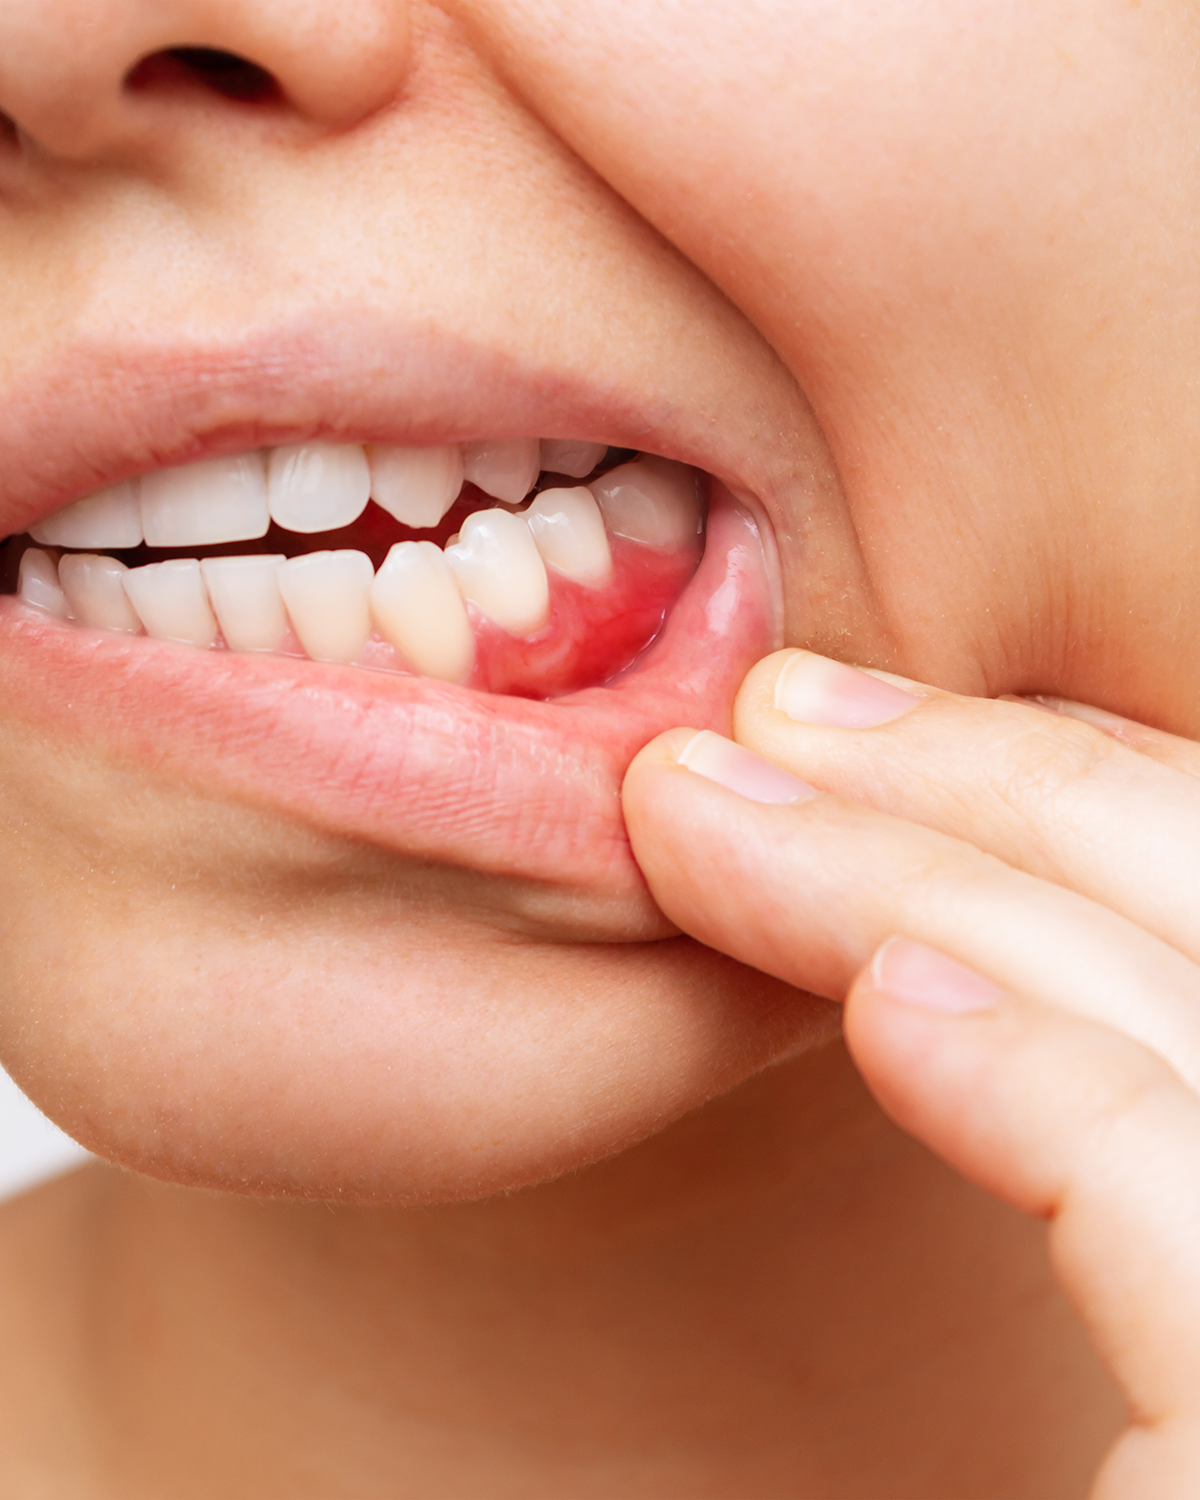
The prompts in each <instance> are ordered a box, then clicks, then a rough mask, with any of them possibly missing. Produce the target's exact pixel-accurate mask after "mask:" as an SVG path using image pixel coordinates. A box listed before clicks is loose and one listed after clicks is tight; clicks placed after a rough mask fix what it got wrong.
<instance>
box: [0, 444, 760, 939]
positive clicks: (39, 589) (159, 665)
mask: <svg viewBox="0 0 1200 1500" xmlns="http://www.w3.org/2000/svg"><path fill="white" fill-rule="evenodd" d="M312 425H316V424H312ZM289 435H290V434H289ZM387 436H388V438H389V439H391V438H392V437H393V434H390V433H389V434H388V435H387ZM231 446H232V445H231V443H230V442H229V441H228V440H227V439H224V438H223V439H222V440H221V441H220V442H219V443H218V444H217V445H216V448H217V451H215V452H212V453H209V454H207V455H205V456H203V457H201V458H200V459H199V460H197V461H192V462H186V463H171V464H166V465H163V466H161V467H157V468H150V469H147V470H144V471H143V472H142V473H141V474H140V475H134V476H132V477H130V478H124V479H117V481H116V482H115V483H108V484H106V485H104V486H102V487H101V488H100V489H98V490H91V491H90V492H88V493H85V494H82V495H80V494H79V493H78V491H76V492H74V493H71V492H70V491H68V494H67V495H66V496H65V497H63V498H65V503H58V504H57V505H56V506H55V508H54V509H53V510H50V511H49V512H48V513H46V512H45V511H43V514H42V515H41V516H40V517H30V518H29V519H28V523H27V527H26V530H25V531H24V532H22V533H20V534H18V535H15V536H12V537H10V538H9V540H8V541H7V542H5V543H4V544H3V547H2V548H0V594H3V595H4V596H5V597H2V598H0V690H2V691H3V692H4V695H5V703H6V706H7V711H8V712H9V713H12V714H15V715H17V716H19V717H21V718H23V719H25V720H26V721H28V722H33V723H36V724H37V725H39V726H40V727H41V728H42V729H43V730H47V731H50V732H53V733H55V734H57V735H66V736H69V737H74V738H75V739H76V740H78V741H79V742H80V743H83V744H87V745H89V746H92V747H101V748H103V749H104V750H106V751H107V752H109V753H110V754H113V755H116V756H118V757H121V758H123V759H125V760H130V759H132V761H133V763H134V764H135V765H137V766H138V767H140V768H144V769H147V770H150V771H152V772H154V773H157V774H159V775H161V776H166V777H168V778H171V779H173V780H175V781H178V782H180V783H181V784H191V785H202V786H203V787H204V788H205V789H206V790H208V791H212V790H213V789H214V788H216V789H218V790H221V789H223V790H224V792H225V793H226V794H228V795H231V796H233V797H234V798H236V799H239V800H243V801H245V802H247V803H250V804H252V805H254V806H257V807H260V808H269V809H272V810H275V811H278V812H281V813H283V814H285V815H290V816H294V817H298V818H300V819H301V820H303V821H304V822H306V823H308V824H310V825H314V826H316V827H317V828H319V829H321V830H323V831H326V832H330V833H333V834H336V835H340V836H343V837H348V838H351V839H355V840H362V841H366V842H367V843H371V844H375V845H377V846H382V847H384V848H386V849H388V850H391V851H394V852H396V853H400V854H402V855H405V856H407V857H409V858H411V859H415V860H417V861H429V862H437V863H440V864H448V865H451V866H458V867H460V868H463V869H466V870H471V871H475V872H479V873H482V874H484V875H488V876H498V877H503V878H505V879H507V880H512V879H514V878H515V879H517V880H519V881H522V882H533V883H534V884H535V885H536V886H537V887H539V888H541V889H543V890H544V889H545V888H546V887H547V886H550V887H564V886H565V887H569V888H571V890H572V891H573V892H575V893H582V894H585V895H588V896H591V897H593V898H595V899H594V900H593V901H591V902H589V903H585V907H586V911H583V912H581V909H580V908H579V907H578V903H575V905H574V906H573V908H572V909H573V916H572V919H571V922H570V924H569V926H570V936H571V937H572V938H573V939H576V940H578V939H579V938H580V937H593V938H597V939H602V940H629V939H636V938H642V937H647V936H658V935H662V932H663V930H664V928H663V923H662V919H661V916H660V915H659V914H658V913H657V912H656V910H655V909H654V908H653V906H652V903H650V901H649V897H648V895H647V894H646V892H645V886H644V882H643V881H642V878H641V875H640V872H639V871H638V869H637V866H636V865H635V863H634V862H633V859H632V855H631V853H630V850H629V845H628V841H627V838H626V836H625V832H624V826H623V823H622V820H621V814H620V797H619V791H620V783H621V778H622V776H623V774H624V770H625V768H626V767H627V765H628V763H629V761H630V760H631V759H632V757H633V755H634V754H635V753H636V751H637V750H638V749H639V748H640V747H641V745H643V744H644V743H645V742H646V741H647V740H649V739H650V738H652V737H653V736H654V735H655V734H657V733H659V732H660V731H661V730H663V729H665V728H668V727H670V726H671V725H673V724H677V723H687V724H691V725H695V726H696V727H699V728H714V729H718V730H724V729H727V728H728V720H729V711H730V706H731V703H732V699H733V695H734V693H735V691H736V688H737V685H738V683H739V682H740V680H741V678H742V676H743V675H744V673H745V671H746V670H747V668H748V667H749V666H750V665H751V663H752V662H753V661H754V660H757V659H758V658H759V657H760V656H762V655H763V654H765V653H766V652H767V651H769V650H771V649H772V648H773V647H774V646H775V645H776V644H777V637H778V623H777V618H776V616H777V611H776V608H775V602H774V600H775V589H774V584H773V579H772V578H771V576H770V568H769V565H768V561H767V555H766V552H765V551H764V546H765V545H768V546H769V543H766V542H765V539H764V535H763V529H762V525H761V522H760V520H759V519H758V517H757V516H756V515H755V514H753V513H752V509H751V508H750V506H752V505H753V502H752V501H750V505H749V506H748V505H747V503H745V502H746V501H749V495H748V494H746V493H744V492H743V493H742V494H739V497H738V498H735V497H734V494H733V493H732V492H731V490H730V489H729V488H728V486H727V485H726V483H725V482H724V481H723V480H722V479H721V478H720V477H718V476H716V475H714V474H712V473H710V472H706V471H705V470H703V469H701V468H699V467H698V466H692V465H689V464H685V463H682V462H679V461H678V460H674V459H667V458H664V457H662V456H659V455H656V454H655V453H654V452H652V451H648V450H647V449H645V448H642V449H631V448H619V447H615V446H611V445H609V444H605V443H603V442H599V441H592V440H591V439H590V438H588V439H578V440H576V439H563V438H556V439H537V438H532V437H527V438H507V437H506V438H503V439H485V440H477V441H471V440H467V441H461V440H460V441H457V442H440V443H425V442H416V443H414V442H407V443H406V442H396V441H394V440H389V441H379V442H365V443H364V442H348V441H344V440H343V439H342V438H341V437H340V435H339V436H335V437H331V438H327V437H324V436H321V437H316V438H311V437H309V438H305V439H303V440H301V441H289V442H282V443H280V442H276V443H273V444H269V445H266V446H255V447H246V448H242V449H241V450H240V451H236V450H235V451H229V450H230V448H231Z"/></svg>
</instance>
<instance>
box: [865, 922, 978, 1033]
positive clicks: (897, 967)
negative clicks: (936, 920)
mask: <svg viewBox="0 0 1200 1500" xmlns="http://www.w3.org/2000/svg"><path fill="white" fill-rule="evenodd" d="M871 979H872V980H873V982H874V985H875V988H876V989H877V990H880V991H881V992H882V993H883V994H885V995H890V996H891V998H892V999H893V1000H900V1001H902V1002H903V1004H905V1005H916V1006H919V1007H920V1008H921V1009H922V1010H940V1011H943V1012H944V1013H946V1014H947V1015H963V1014H965V1013H966V1012H968V1011H972V1010H989V1009H990V1008H991V1007H992V1006H993V1005H998V1004H999V1003H1000V1001H1001V1000H1002V999H1003V998H1004V991H1003V990H1002V989H1001V988H1000V987H999V986H998V985H995V984H993V983H992V981H991V980H990V979H985V978H984V977H983V975H982V974H977V973H976V972H975V970H974V969H968V968H967V967H966V965H965V964H960V963H957V962H956V961H955V960H954V959H952V958H947V957H946V955H945V954H944V953H939V952H938V951H937V949H936V948H926V947H925V945H924V944H923V943H914V942H913V941H912V940H911V939H910V938H903V937H892V938H888V940H887V942H886V943H884V944H883V946H882V947H881V948H880V949H879V951H878V952H877V953H876V954H875V957H874V958H873V959H872V960H871Z"/></svg>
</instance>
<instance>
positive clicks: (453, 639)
mask: <svg viewBox="0 0 1200 1500" xmlns="http://www.w3.org/2000/svg"><path fill="white" fill-rule="evenodd" d="M707 488H708V485H707V476H705V475H703V474H701V473H700V472H699V471H697V470H695V469H692V468H690V467H688V466H686V465H684V464H680V463H676V462H673V461H670V460H667V459H663V458H659V457H656V456H655V455H652V454H645V453H642V454H639V453H635V452H633V451H632V450H628V449H613V448H605V447H604V445H602V444H597V443H590V442H584V441H575V440H563V439H553V440H546V439H542V440H540V441H539V440H538V439H503V440H492V441H485V442H479V443H469V444H465V445H455V446H453V447H441V448H402V447H394V446H386V445H365V446H363V445H358V444H335V443H329V442H309V443H303V444H294V445H289V446H286V447H279V448H274V449H270V450H266V451H256V452H253V453H247V454H242V455H237V456H235V457H229V458H218V459H210V460H205V461H201V462H199V463H195V464H189V465H186V466H182V467H180V468H175V469H166V470H160V471H158V472H156V473H153V474H148V475H145V476H143V477H142V478H141V479H140V480H132V481H126V482H123V483H121V484H117V485H114V486H111V487H110V488H109V489H107V490H103V491H100V492H98V493H96V494H93V495H88V496H84V497H82V498H81V499H79V500H77V501H74V502H72V503H71V504H70V505H67V506H65V507H63V508H62V509H61V510H59V511H58V512H56V513H55V514H54V515H52V516H49V517H46V518H44V519H43V520H42V521H41V522H39V523H38V524H36V525H34V526H32V527H31V528H30V530H29V532H28V533H27V534H25V535H23V536H20V537H15V538H12V539H10V540H9V541H8V542H7V544H4V545H0V592H4V593H15V594H17V595H18V597H19V598H20V600H21V602H22V603H23V604H24V605H25V606H27V607H28V608H30V609H33V610H36V611H39V612H40V613H41V614H42V615H44V616H49V617H53V618H55V619H57V620H60V621H63V622H64V623H66V624H68V625H71V626H82V627H86V628H90V629H96V630H102V631H109V632H116V633H118V634H121V635H125V636H136V635H145V636H150V637H154V638H157V639H160V640H166V641H172V642H176V643H179V644H183V645H188V646H192V647H195V648H201V649H206V650H212V651H221V650H233V651H238V652H254V653H268V654H276V655H281V656H285V657H298V658H306V657H307V658H311V659H313V660H316V661H323V662H330V663H336V664H340V665H346V666H353V667H359V668H367V669H374V670H377V671H384V672H392V673H403V674H407V675H418V676H425V677H431V678H436V679H439V680H442V681H447V682H456V683H462V684H465V685H468V686H470V687H474V688H479V689H481V690H483V691H486V692H491V693H504V694H511V695H515V696H518V697H526V698H535V699H551V698H555V697H558V696H561V695H564V694H567V693H571V692H575V691H578V690H580V689H583V688H587V687H595V686H602V685H604V684H606V683H608V682H611V681H613V680H614V679H615V678H617V677H618V676H619V675H620V674H621V673H622V672H624V671H626V670H627V669H628V668H629V667H630V666H631V665H632V664H633V663H635V662H636V661H637V660H638V658H639V657H640V656H641V655H642V654H643V653H644V652H645V650H646V648H647V647H648V646H649V645H650V644H651V642H652V641H653V640H654V639H655V637H656V636H657V635H658V634H659V632H660V630H661V629H662V626H663V623H664V621H665V619H666V618H667V615H668V613H669V611H670V608H671V606H672V604H673V602H674V601H675V599H676V598H678V597H679V595H680V594H681V593H682V591H683V589H684V588H685V586H686V585H687V583H688V581H689V580H690V578H691V577H692V575H693V574H694V572H695V570H696V568H697V566H698V565H699V562H700V559H701V557H702V555H703V549H704V540H703V538H704V527H705V515H706V507H707V498H708V496H707Z"/></svg>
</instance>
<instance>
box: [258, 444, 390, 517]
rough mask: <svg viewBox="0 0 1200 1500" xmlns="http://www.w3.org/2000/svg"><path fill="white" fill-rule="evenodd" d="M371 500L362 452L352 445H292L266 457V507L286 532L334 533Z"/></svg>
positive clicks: (362, 509)
mask: <svg viewBox="0 0 1200 1500" xmlns="http://www.w3.org/2000/svg"><path fill="white" fill-rule="evenodd" d="M370 498H371V471H370V469H369V468H368V467H367V455H366V454H365V453H364V452H363V450H362V449H361V448H360V447H359V446H358V444H357V443H293V444H291V445H290V446H289V447H285V448H276V449H274V450H273V452H272V453H271V456H270V458H269V459H268V460H267V507H268V509H269V510H270V512H271V519H272V521H274V522H275V524H276V525H277V526H283V527H284V528H285V529H286V530H288V531H303V532H313V531H337V530H338V529H339V527H342V526H349V525H351V524H352V523H353V522H354V521H357V520H358V518H359V516H361V515H362V513H363V511H364V510H366V508H367V501H368V500H369V499H370Z"/></svg>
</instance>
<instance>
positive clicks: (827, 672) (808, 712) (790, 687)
mask: <svg viewBox="0 0 1200 1500" xmlns="http://www.w3.org/2000/svg"><path fill="white" fill-rule="evenodd" d="M920 701H921V700H920V699H919V698H914V697H913V695H912V694H911V693H906V692H904V691H903V690H902V689H900V688H898V687H894V686H893V685H892V684H891V683H890V682H883V681H882V680H881V679H880V678H878V677H872V676H871V674H870V673H869V672H860V671H859V670H858V668H857V667H847V666H846V665H845V664H844V663H842V662H840V661H832V660H830V658H829V657H828V656H814V655H813V653H812V652H811V651H798V652H797V653H796V655H795V656H793V657H792V659H791V660H790V661H789V662H788V663H787V664H786V665H785V666H784V669H783V671H782V672H780V674H779V676H778V677H777V678H776V680H775V707H776V708H777V709H779V710H780V711H781V712H782V713H785V714H787V716H788V718H789V719H795V720H796V722H797V723H799V724H820V725H825V726H827V727H828V728H831V729H873V728H874V727H875V726H876V725H877V724H887V723H888V722H889V721H890V720H892V719H898V718H899V717H900V715H901V714H902V713H907V711H908V710H909V709H910V708H914V707H915V706H916V705H917V704H918V703H920Z"/></svg>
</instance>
